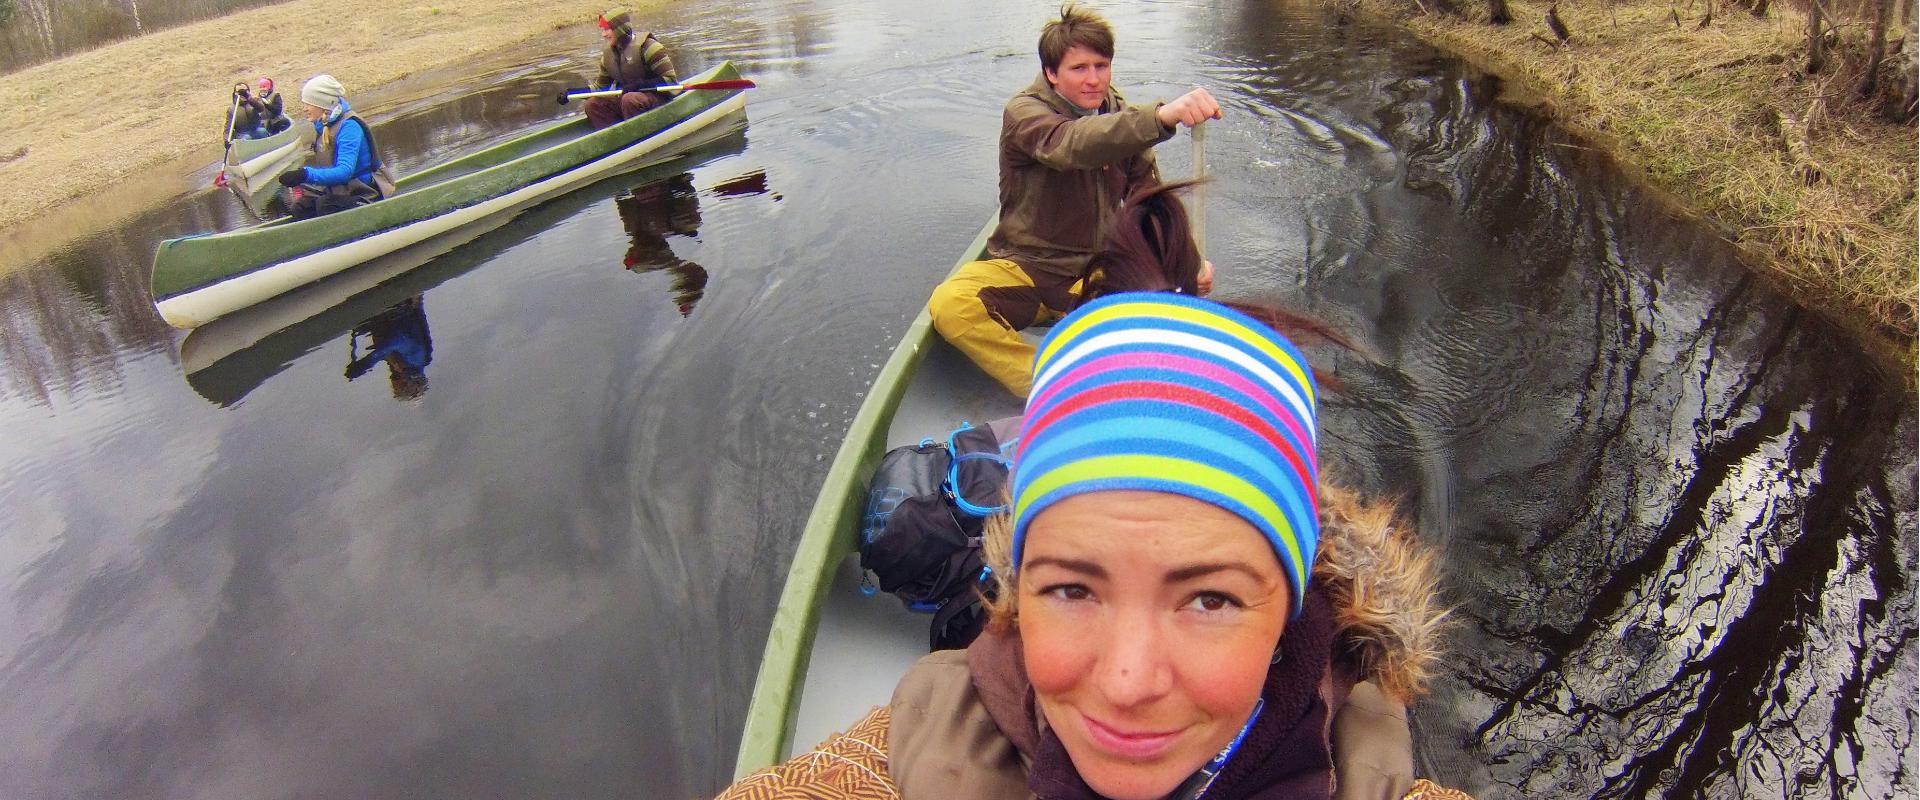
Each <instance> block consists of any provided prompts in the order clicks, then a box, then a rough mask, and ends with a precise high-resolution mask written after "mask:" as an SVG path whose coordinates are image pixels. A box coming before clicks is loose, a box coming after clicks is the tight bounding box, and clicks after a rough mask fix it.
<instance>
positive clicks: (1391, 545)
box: [719, 486, 1467, 800]
mask: <svg viewBox="0 0 1920 800" xmlns="http://www.w3.org/2000/svg"><path fill="white" fill-rule="evenodd" d="M1320 510H1321V525H1322V536H1321V540H1320V547H1319V551H1318V552H1319V554H1318V557H1317V559H1316V561H1315V564H1314V589H1313V590H1312V591H1313V593H1314V595H1315V598H1314V599H1312V600H1310V601H1309V605H1310V606H1317V607H1318V609H1317V610H1311V609H1310V612H1311V613H1309V612H1303V615H1302V618H1301V620H1304V619H1306V618H1307V617H1308V616H1317V618H1318V621H1319V624H1320V625H1321V626H1322V627H1323V630H1324V632H1325V634H1326V635H1328V636H1331V637H1332V640H1331V644H1332V647H1331V648H1330V650H1329V649H1327V648H1326V647H1325V645H1327V644H1328V642H1326V641H1323V642H1322V643H1321V645H1322V649H1321V652H1331V653H1335V654H1340V655H1338V656H1337V657H1333V658H1330V659H1329V661H1328V663H1325V664H1323V665H1322V667H1321V668H1320V669H1318V670H1316V672H1317V673H1318V674H1320V675H1321V676H1322V677H1321V678H1320V679H1319V680H1317V681H1315V683H1316V686H1315V687H1313V688H1311V689H1308V690H1306V692H1307V693H1308V694H1310V695H1313V696H1314V698H1315V702H1313V703H1310V704H1311V705H1314V707H1315V708H1316V709H1318V710H1317V712H1316V713H1312V714H1308V715H1306V717H1304V719H1307V720H1309V727H1305V728H1300V729H1296V730H1294V731H1291V732H1286V733H1285V735H1288V736H1291V737H1292V741H1291V742H1288V743H1287V744H1289V745H1290V746H1293V747H1294V749H1295V750H1296V751H1297V750H1299V749H1300V748H1299V747H1298V745H1300V744H1301V743H1306V744H1309V745H1310V747H1309V748H1307V749H1309V750H1315V751H1317V753H1318V754H1317V755H1315V754H1314V753H1304V754H1302V753H1299V752H1292V753H1281V754H1278V755H1277V756H1276V757H1285V758H1289V759H1292V760H1293V761H1295V762H1297V763H1302V764H1314V763H1317V764H1318V766H1317V767H1312V768H1310V769H1308V770H1306V771H1304V772H1302V771H1299V770H1295V771H1293V772H1291V773H1288V774H1285V775H1280V776H1278V782H1276V779H1275V778H1274V770H1268V769H1266V767H1268V766H1270V765H1268V764H1261V763H1246V764H1243V765H1241V767H1240V768H1239V769H1238V770H1237V771H1238V773H1239V775H1240V776H1242V777H1245V778H1250V779H1247V780H1241V781H1238V784H1237V785H1234V786H1231V787H1230V786H1228V785H1226V784H1228V783H1229V782H1230V781H1229V779H1230V778H1232V777H1234V775H1233V773H1235V772H1236V768H1235V766H1234V762H1231V761H1230V762H1228V764H1229V766H1228V769H1227V770H1226V771H1223V772H1222V773H1221V781H1220V784H1217V785H1216V788H1217V789H1220V790H1223V791H1222V792H1221V794H1222V795H1223V796H1227V797H1269V796H1284V797H1292V796H1299V795H1303V794H1317V795H1319V796H1329V797H1332V798H1336V800H1360V799H1361V798H1365V800H1375V799H1376V798H1379V799H1382V800H1392V799H1393V798H1402V799H1403V800H1463V799H1465V798H1467V796H1466V795H1465V794H1463V793H1460V792H1457V791H1453V790H1448V789H1443V788H1440V787H1438V786H1436V785H1434V784H1433V783H1431V782H1430V781H1427V780H1424V779H1423V780H1415V779H1414V777H1413V760H1412V743H1411V737H1410V735H1409V732H1408V727H1407V720H1406V706H1405V705H1404V703H1405V701H1406V700H1407V699H1410V698H1411V697H1413V696H1415V695H1417V694H1419V693H1421V692H1422V691H1423V687H1424V684H1425V682H1426V680H1427V677H1428V669H1429V668H1430V666H1431V665H1432V663H1433V662H1434V661H1435V660H1436V659H1437V658H1438V657H1439V653H1438V650H1437V643H1436V642H1435V639H1436V637H1437V636H1438V629H1439V627H1440V625H1441V619H1442V617H1443V616H1444V614H1443V613H1442V612H1441V611H1440V610H1439V609H1438V608H1437V606H1436V605H1435V600H1434V584H1433V575H1432V569H1431V559H1430V557H1429V556H1428V555H1426V554H1424V553H1423V552H1422V551H1421V550H1420V549H1419V548H1418V547H1417V546H1415V545H1414V544H1412V543H1411V542H1409V541H1408V540H1407V539H1406V538H1404V537H1405V534H1404V533H1402V532H1400V531H1397V530H1395V529H1394V526H1393V518H1392V512H1391V509H1387V508H1382V507H1375V506H1368V505H1364V504H1362V503H1359V502H1357V501H1356V499H1355V498H1354V497H1353V496H1352V495H1351V494H1349V493H1347V492H1345V491H1342V490H1339V489H1337V488H1331V487H1325V486H1323V487H1322V490H1321V508H1320ZM1296 622H1299V620H1296ZM1296 627H1297V628H1298V629H1299V630H1300V631H1302V632H1304V631H1306V630H1308V629H1309V628H1310V626H1307V625H1297V626H1295V627H1289V629H1288V633H1287V635H1286V636H1288V637H1290V636H1293V635H1295V633H1296ZM1018 647H1019V643H1018V638H1017V634H1005V635H1001V636H995V635H992V634H989V635H986V636H982V637H981V639H980V640H978V641H976V642H975V644H974V645H973V646H972V647H970V648H969V649H967V650H965V651H943V652H939V653H934V654H932V655H929V656H927V657H925V658H923V659H921V660H920V662H919V663H918V664H916V665H915V666H914V667H913V669H912V670H910V671H909V672H908V673H907V675H906V676H905V677H904V678H902V679H901V681H900V684H899V686H898V688H896V689H895V691H894V696H893V700H892V702H891V703H890V704H888V705H887V706H883V707H881V708H877V709H875V710H874V711H873V713H871V714H869V715H868V716H867V717H866V718H865V719H862V720H860V721H859V722H858V723H857V724H855V725H854V726H853V727H852V728H849V729H848V730H847V732H846V733H843V734H839V735H836V736H834V737H832V738H830V739H828V740H827V741H826V742H824V743H822V744H821V745H820V746H819V747H817V748H815V749H814V750H813V751H811V752H809V753H805V754H802V755H799V756H796V757H795V758H793V759H792V760H790V761H788V762H786V763H784V764H781V765H778V766H775V767H771V768H768V769H766V770H762V771H760V772H757V773H754V774H753V775H750V776H748V777H746V778H743V779H741V781H740V782H738V783H736V784H734V785H733V786H732V787H730V788H729V789H728V790H727V791H725V792H723V793H722V794H721V795H720V798H719V800H748V798H759V797H811V798H843V799H849V800H851V799H864V798H870V797H871V798H881V797H891V798H907V800H923V799H924V798H943V799H948V798H950V799H951V800H1027V798H1032V797H1035V796H1036V794H1035V788H1034V783H1035V782H1034V781H1033V780H1032V779H1033V778H1034V770H1035V769H1036V766H1035V765H1036V763H1037V762H1040V761H1048V760H1050V761H1051V763H1052V764H1053V771H1054V772H1058V771H1059V763H1060V755H1059V751H1057V750H1054V751H1053V755H1052V756H1051V757H1049V756H1048V755H1046V753H1047V752H1048V749H1047V748H1048V745H1047V742H1046V741H1045V740H1046V739H1047V738H1048V737H1047V735H1044V734H1042V733H1041V732H1040V729H1039V727H1038V725H1037V722H1038V720H1037V713H1036V712H1035V711H1034V708H1035V706H1034V702H1033V697H1032V691H1031V687H1030V686H1028V685H1027V684H1026V677H1025V674H1024V671H1023V670H1022V669H1021V668H1020V667H1019V663H1020V659H1019V657H1018ZM1287 647H1288V640H1287V638H1286V637H1283V638H1282V650H1283V651H1285V650H1287ZM1009 648H1011V649H1009ZM1282 663H1283V664H1285V663H1287V660H1286V659H1282ZM1301 688H1303V689H1304V688H1305V687H1301ZM1269 699H1270V700H1271V699H1273V698H1271V697H1269ZM1269 708H1272V706H1271V705H1270V706H1269ZM1329 712H1330V713H1329ZM1262 714H1263V716H1265V715H1266V714H1267V712H1264V711H1263V712H1262ZM1257 730H1258V728H1257V727H1256V731H1257ZM1257 735H1258V734H1257V732H1256V733H1250V735H1249V745H1251V743H1252V739H1253V738H1255V736H1257ZM1054 746H1055V747H1057V744H1056V745H1054ZM1248 752H1250V750H1249V748H1243V749H1242V753H1248ZM1329 763H1330V764H1331V765H1332V769H1331V772H1330V773H1329V772H1328V770H1327V764H1329ZM1069 769H1070V767H1069ZM1262 775H1265V777H1262ZM1314 775H1318V776H1319V777H1318V778H1317V779H1316V778H1315V777H1314ZM1054 777H1056V778H1057V777H1059V776H1057V775H1056V776H1054ZM1068 777H1073V776H1070V775H1069V776H1068ZM1303 778H1304V779H1305V780H1304V783H1305V784H1308V785H1312V786H1311V788H1313V791H1312V792H1299V791H1297V789H1298V787H1300V786H1301V785H1302V784H1303ZM1316 781H1317V785H1313V784H1315V783H1316ZM1042 782H1044V781H1042ZM1043 788H1044V789H1046V791H1045V792H1044V793H1045V794H1046V796H1049V797H1053V796H1074V791H1075V787H1072V786H1065V785H1062V784H1059V783H1054V784H1050V785H1048V786H1046V787H1043ZM1056 789H1058V791H1057V792H1056Z"/></svg>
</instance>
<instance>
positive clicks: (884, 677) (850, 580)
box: [734, 222, 1022, 778]
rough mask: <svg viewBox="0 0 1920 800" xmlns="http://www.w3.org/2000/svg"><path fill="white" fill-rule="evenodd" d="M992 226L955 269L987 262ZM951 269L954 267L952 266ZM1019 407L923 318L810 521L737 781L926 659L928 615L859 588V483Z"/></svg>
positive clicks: (879, 696)
mask: <svg viewBox="0 0 1920 800" xmlns="http://www.w3.org/2000/svg"><path fill="white" fill-rule="evenodd" d="M993 225H994V223H993V222H989V223H988V224H987V227H986V228H984V229H982V230H981V231H980V235H979V236H978V237H977V238H975V239H974V241H973V244H972V245H971V246H969V247H968V248H967V250H966V253H965V255H964V256H963V257H962V258H961V259H960V261H961V263H964V262H967V261H971V260H974V259H975V258H980V257H984V256H982V255H981V254H982V253H984V251H985V249H986V241H987V235H988V234H990V233H992V232H993ZM956 266H957V265H956ZM1021 405H1022V404H1021V402H1020V401H1019V400H1018V399H1016V398H1014V397H1013V396H1012V395H1010V394H1008V393H1007V391H1006V390H1005V389H1002V388H1001V387H1000V384H998V383H995V382H994V381H993V379H991V378H988V377H987V375H986V373H983V372H981V371H980V370H979V368H977V367H975V366H974V365H973V363H972V362H970V361H968V360H967V358H966V356H964V355H961V354H960V352H959V351H957V350H955V349H953V347H952V346H950V345H948V344H947V343H946V341H945V340H943V339H941V338H940V337H939V336H938V335H937V334H935V333H934V331H933V325H932V322H931V321H930V320H929V319H928V317H927V312H926V311H925V310H922V311H921V312H920V315H919V316H918V317H917V318H915V319H914V321H913V324H912V325H911V326H909V327H908V328H907V333H906V335H905V336H903V337H902V338H901V340H900V344H899V345H898V346H897V347H895V348H894V351H893V355H892V356H891V357H889V358H888V359H887V363H886V364H885V365H883V366H881V368H880V374H879V375H877V376H875V377H874V380H873V387H872V388H871V389H869V390H868V391H867V398H866V400H865V401H864V402H862V403H861V405H860V411H859V412H858V413H856V414H855V415H854V417H853V424H852V425H851V426H850V427H849V428H848V430H847V436H846V439H845V440H843V441H842V442H841V444H840V451H839V452H838V453H837V454H835V455H834V458H833V464H832V466H831V467H829V468H828V470H827V477H826V481H825V482H824V484H823V485H822V486H821V488H820V494H819V497H818V498H817V499H816V500H815V501H814V505H813V511H812V512H811V513H810V514H808V515H807V522H806V528H805V530H804V531H803V532H802V533H801V536H800V546H799V548H798V550H797V552H795V554H794V557H793V565H792V567H790V568H789V569H788V571H787V583H786V587H785V588H784V589H782V590H781V594H780V605H779V607H778V610H777V611H775V612H774V617H773V627H772V629H771V631H769V633H768V635H767V647H766V651H765V653H764V654H763V655H762V657H761V660H760V675H759V677H758V678H757V679H756V680H755V682H754V687H753V701H752V705H751V706H749V707H748V709H747V723H746V728H745V730H744V732H743V733H742V734H741V738H740V751H739V755H738V756H737V758H736V760H735V762H734V775H735V777H736V778H738V777H742V776H745V775H746V774H747V773H750V772H753V771H754V770H757V769H761V768H763V767H767V766H770V765H772V764H777V763H780V762H781V761H784V760H786V759H787V758H788V757H789V756H790V755H792V750H793V748H794V745H796V744H797V745H799V746H800V747H801V748H806V747H811V746H813V745H814V744H817V743H819V742H820V741H822V740H824V739H826V738H827V736H828V735H829V734H831V733H833V732H835V731H839V730H843V729H845V728H846V727H847V726H848V725H851V724H853V723H854V722H856V721H858V720H859V719H860V717H861V716H862V715H864V714H866V713H867V711H868V710H869V709H871V708H872V707H873V706H877V705H884V704H885V703H886V702H887V700H888V698H889V697H891V696H892V694H893V687H894V685H895V684H896V683H898V682H899V679H900V676H901V675H903V674H905V673H906V671H907V668H908V667H911V666H912V665H913V662H914V661H916V660H918V659H919V658H920V657H921V656H923V655H926V653H927V627H928V625H929V622H930V619H929V617H928V616H927V615H925V614H915V613H912V612H909V611H907V610H906V609H905V607H904V606H902V605H901V604H900V603H899V602H898V601H897V600H895V599H894V598H892V597H868V596H866V595H864V594H863V593H862V592H861V591H860V589H859V584H860V575H861V572H860V558H859V555H858V554H857V552H856V551H855V544H854V538H855V533H854V532H855V530H856V529H857V528H858V527H859V519H860V516H861V514H862V513H863V512H864V510H865V508H866V503H867V486H866V484H867V479H868V477H870V476H871V475H872V474H873V470H874V468H875V467H876V466H878V465H879V463H880V457H881V456H882V455H884V454H885V453H886V451H887V450H888V449H889V448H891V447H895V446H899V445H904V444H912V443H914V442H918V441H920V440H921V439H924V438H926V437H928V436H934V435H940V434H944V433H945V432H947V431H950V430H952V429H953V428H954V426H955V425H957V424H958V423H959V422H961V421H963V420H965V421H970V422H973V423H976V424H981V423H985V422H987V421H989V420H994V419H999V418H1003V417H1010V416H1014V415H1017V414H1019V413H1020V411H1021Z"/></svg>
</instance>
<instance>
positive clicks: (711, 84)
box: [680, 78, 753, 91]
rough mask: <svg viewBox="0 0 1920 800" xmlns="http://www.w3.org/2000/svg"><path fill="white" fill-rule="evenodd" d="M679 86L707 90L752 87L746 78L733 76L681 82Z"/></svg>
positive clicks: (683, 88)
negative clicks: (725, 78) (700, 81)
mask: <svg viewBox="0 0 1920 800" xmlns="http://www.w3.org/2000/svg"><path fill="white" fill-rule="evenodd" d="M680 88H681V89H682V90H685V91H694V90H698V89H705V90H709V91H711V90H716V89H718V90H733V89H752V88H753V81H750V80H747V79H746V78H734V79H732V80H725V81H707V82H705V83H683V84H680Z"/></svg>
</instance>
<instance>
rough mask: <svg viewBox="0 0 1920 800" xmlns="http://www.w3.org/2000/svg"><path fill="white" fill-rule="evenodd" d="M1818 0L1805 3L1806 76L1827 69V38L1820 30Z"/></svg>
mask: <svg viewBox="0 0 1920 800" xmlns="http://www.w3.org/2000/svg"><path fill="white" fill-rule="evenodd" d="M1823 10H1824V9H1822V8H1821V7H1820V0H1809V2H1808V3H1807V74H1808V75H1818V74H1820V72H1821V71H1822V70H1825V69H1826V68H1827V37H1826V35H1825V32H1824V31H1822V30H1821V28H1822V27H1824V26H1822V25H1821V24H1820V23H1821V16H1822V15H1821V12H1822V11H1823Z"/></svg>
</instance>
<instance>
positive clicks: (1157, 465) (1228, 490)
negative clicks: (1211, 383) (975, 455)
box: [1013, 454, 1306, 592]
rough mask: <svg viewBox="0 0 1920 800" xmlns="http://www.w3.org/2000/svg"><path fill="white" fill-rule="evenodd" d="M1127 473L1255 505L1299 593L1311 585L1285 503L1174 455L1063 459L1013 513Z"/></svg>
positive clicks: (1023, 514)
mask: <svg viewBox="0 0 1920 800" xmlns="http://www.w3.org/2000/svg"><path fill="white" fill-rule="evenodd" d="M1122 476H1124V477H1127V478H1147V479H1151V480H1165V481H1170V482H1174V483H1185V484H1190V485H1193V486H1196V487H1199V488H1202V489H1206V490H1208V491H1212V492H1217V493H1219V494H1221V495H1223V496H1225V497H1228V498H1231V499H1233V500H1234V501H1236V502H1238V503H1240V504H1241V505H1242V506H1244V507H1246V508H1248V509H1251V510H1252V511H1253V512H1254V513H1255V514H1258V515H1260V516H1261V517H1262V518H1264V519H1266V520H1267V521H1268V523H1269V524H1270V525H1272V526H1273V529H1274V534H1272V535H1270V534H1267V533H1266V532H1265V531H1261V535H1263V536H1268V538H1270V539H1271V538H1278V539H1279V542H1278V544H1279V545H1280V546H1281V547H1284V548H1285V553H1286V558H1284V559H1282V560H1283V561H1285V562H1287V563H1285V564H1282V565H1281V566H1282V567H1284V568H1285V569H1286V570H1287V574H1288V576H1289V580H1290V581H1292V583H1293V586H1294V587H1295V589H1296V592H1297V591H1298V590H1299V587H1302V586H1305V585H1306V576H1305V575H1303V574H1300V573H1301V572H1302V571H1303V570H1302V569H1301V565H1302V564H1305V563H1306V562H1305V561H1303V560H1302V559H1301V557H1300V541H1299V536H1298V535H1297V534H1296V533H1295V531H1294V530H1293V523H1292V521H1290V520H1288V519H1287V515H1286V512H1285V511H1282V510H1281V509H1280V505H1279V504H1278V503H1275V502H1273V498H1271V497H1268V496H1267V495H1266V493H1264V492H1262V491H1260V490H1259V489H1257V488H1254V486H1253V484H1250V483H1248V482H1246V481H1245V480H1244V479H1242V478H1241V477H1240V476H1238V475H1235V474H1233V473H1231V472H1227V471H1225V470H1222V469H1220V468H1218V467H1215V466H1212V465H1210V464H1204V463H1201V462H1198V461H1191V460H1188V459H1184V458H1172V457H1169V456H1156V455H1139V454H1132V455H1110V456H1094V457H1092V458H1083V459H1080V460H1078V461H1074V462H1071V463H1067V464H1062V465H1060V466H1059V467H1056V468H1054V469H1051V470H1048V471H1047V472H1046V473H1044V474H1042V475H1041V476H1040V477H1038V478H1035V479H1034V480H1033V483H1031V484H1028V485H1027V486H1026V487H1025V488H1023V489H1022V490H1021V492H1020V498H1019V504H1018V505H1016V506H1015V507H1014V509H1013V518H1014V519H1025V518H1026V515H1027V510H1028V508H1029V507H1031V506H1032V504H1033V501H1034V500H1036V499H1039V498H1042V497H1045V496H1047V494H1048V493H1049V492H1052V491H1053V490H1055V489H1058V488H1060V487H1062V486H1068V485H1072V484H1076V483H1084V482H1088V481H1097V480H1100V479H1103V478H1114V477H1122ZM1149 491H1151V490H1149ZM1196 499H1198V498H1196ZM1249 524H1251V521H1249Z"/></svg>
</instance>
